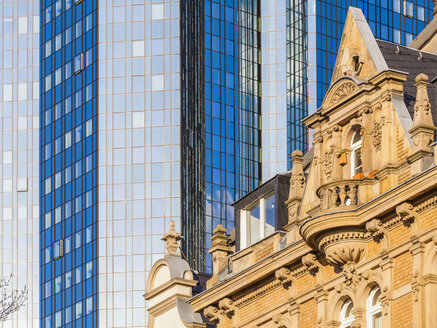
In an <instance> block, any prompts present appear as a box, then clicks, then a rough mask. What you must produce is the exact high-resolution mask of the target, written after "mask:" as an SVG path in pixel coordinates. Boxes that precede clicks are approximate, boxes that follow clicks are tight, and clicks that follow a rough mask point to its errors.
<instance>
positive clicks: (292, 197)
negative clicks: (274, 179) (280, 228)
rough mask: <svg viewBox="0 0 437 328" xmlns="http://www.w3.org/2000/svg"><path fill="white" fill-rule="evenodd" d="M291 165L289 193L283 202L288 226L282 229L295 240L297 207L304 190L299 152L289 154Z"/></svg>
mask: <svg viewBox="0 0 437 328" xmlns="http://www.w3.org/2000/svg"><path fill="white" fill-rule="evenodd" d="M291 163H292V166H293V167H292V169H291V177H290V191H289V193H288V199H287V200H286V201H285V204H286V205H287V208H288V224H287V225H286V226H285V227H284V228H285V229H286V230H287V231H293V232H292V234H291V235H292V238H297V228H298V225H299V222H298V214H299V207H300V204H301V202H302V198H303V192H304V189H305V175H304V173H303V166H302V163H303V154H302V152H301V151H300V150H295V151H294V152H293V153H292V154H291Z"/></svg>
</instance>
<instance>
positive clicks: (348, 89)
mask: <svg viewBox="0 0 437 328" xmlns="http://www.w3.org/2000/svg"><path fill="white" fill-rule="evenodd" d="M356 89H357V86H356V84H355V83H352V82H348V83H344V84H343V85H341V86H340V87H339V88H338V89H337V90H336V91H335V92H334V95H333V96H332V103H331V104H332V105H333V104H335V103H337V102H339V101H341V100H342V99H344V98H346V97H349V96H350V95H351V94H352V93H353V92H354V91H355V90H356Z"/></svg>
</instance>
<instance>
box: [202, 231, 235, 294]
mask: <svg viewBox="0 0 437 328" xmlns="http://www.w3.org/2000/svg"><path fill="white" fill-rule="evenodd" d="M226 233H227V230H226V229H225V228H223V226H222V225H221V224H219V225H218V226H217V228H215V230H214V231H213V236H212V237H211V244H212V245H211V249H210V250H209V253H210V254H211V256H212V274H213V276H212V277H211V279H209V280H208V282H207V284H206V286H207V287H208V288H209V287H210V286H212V285H214V284H215V283H217V281H218V274H219V273H220V272H222V271H223V270H224V269H225V268H226V267H227V266H228V256H229V255H230V254H232V248H231V247H230V246H229V236H228V235H227V234H226Z"/></svg>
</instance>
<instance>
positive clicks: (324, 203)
mask: <svg viewBox="0 0 437 328" xmlns="http://www.w3.org/2000/svg"><path fill="white" fill-rule="evenodd" d="M431 24H434V25H436V26H437V24H435V22H434V21H433V22H432V23H431ZM431 24H430V25H431ZM432 29H433V28H432V27H429V28H428V29H427V30H426V35H420V36H419V37H418V39H417V40H419V41H417V40H416V41H415V42H413V43H412V44H411V46H410V47H402V46H397V45H395V44H392V43H388V42H383V41H378V40H375V38H374V37H373V35H372V33H371V31H370V29H369V26H368V25H367V22H366V20H365V18H364V16H363V14H362V12H361V11H360V10H358V9H355V8H351V9H350V10H349V13H348V16H347V20H346V24H345V29H344V32H343V37H342V41H341V44H340V49H339V52H338V57H337V62H336V67H335V70H334V73H333V77H332V82H331V87H330V89H329V91H328V92H327V94H326V97H325V99H324V102H323V104H322V106H321V108H320V109H319V110H318V111H317V112H316V113H315V114H313V115H311V116H309V117H307V118H306V119H305V121H304V123H305V124H306V125H307V126H308V127H310V128H311V129H313V131H314V142H313V149H312V150H311V152H310V154H309V155H308V154H307V155H305V157H304V156H303V154H302V153H301V152H300V151H295V152H294V153H293V155H292V163H293V168H292V171H291V172H288V173H287V179H289V194H288V197H287V199H285V205H286V208H287V211H285V213H286V214H285V215H287V214H288V219H286V220H285V222H286V224H285V226H284V225H283V223H284V220H281V219H278V217H277V213H276V212H275V210H277V211H279V205H278V201H279V202H281V199H280V197H281V195H280V194H276V190H283V186H282V185H280V184H281V183H282V182H281V181H283V179H284V178H283V176H280V177H277V178H276V179H277V180H275V181H279V182H278V183H277V185H280V188H279V187H272V188H269V187H268V185H266V186H267V187H266V186H264V187H263V186H261V187H260V188H261V189H260V188H258V189H257V190H255V191H254V192H253V193H254V194H253V195H255V196H251V194H249V195H248V196H246V197H245V199H243V200H240V201H239V202H237V203H236V212H238V213H237V218H238V220H237V221H238V223H237V227H236V233H235V235H236V242H235V243H234V242H233V241H231V240H230V237H229V236H228V235H227V234H226V231H225V230H224V229H222V228H221V227H219V228H218V229H216V230H215V233H216V234H215V235H214V236H213V240H212V249H211V250H210V252H211V254H212V257H213V269H214V272H213V276H212V277H211V279H210V280H209V281H208V283H207V289H206V290H205V291H203V292H202V293H200V294H197V295H196V296H194V297H191V298H190V299H189V300H188V301H187V303H188V304H189V305H190V306H191V307H192V309H193V310H194V312H196V313H200V314H202V315H203V318H202V320H203V321H205V323H209V324H214V325H216V326H217V327H220V328H227V327H229V328H230V327H241V328H243V327H263V328H285V327H287V328H288V327H300V328H309V327H311V328H314V327H317V328H322V327H323V328H327V327H330V328H334V327H335V328H347V327H350V328H358V327H361V328H365V327H367V328H379V327H429V328H433V327H437V311H436V309H437V146H436V143H435V142H434V140H435V130H436V119H437V91H436V90H437V89H436V87H437V85H436V84H435V80H436V77H437V55H434V54H433V53H430V52H427V50H426V49H424V47H427V49H434V48H437V40H434V35H435V34H436V33H435V31H437V29H436V28H434V30H432ZM433 47H434V48H433ZM308 157H310V159H309V160H308ZM281 179H282V180H281ZM272 181H273V180H272ZM268 183H272V184H273V182H266V184H268ZM275 183H276V182H275ZM262 188H264V189H265V193H263V192H261V191H260V190H264V189H262ZM272 197H274V201H272ZM281 204H282V203H281ZM282 212H283V211H282V210H281V213H282ZM272 213H273V214H272ZM278 213H279V212H278ZM278 225H279V226H278ZM199 324H200V323H199Z"/></svg>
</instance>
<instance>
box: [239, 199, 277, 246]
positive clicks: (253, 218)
mask: <svg viewBox="0 0 437 328" xmlns="http://www.w3.org/2000/svg"><path fill="white" fill-rule="evenodd" d="M275 200H276V197H275V194H269V195H266V196H265V197H262V198H261V199H259V200H257V201H256V202H255V203H253V204H251V205H250V206H248V207H247V208H245V209H242V210H241V213H240V223H241V246H242V248H245V247H248V246H250V245H252V244H255V243H256V242H258V241H260V240H261V239H264V238H265V237H267V236H270V235H271V234H273V233H274V232H275V230H276V228H275V219H276V208H275V206H276V201H275Z"/></svg>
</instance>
